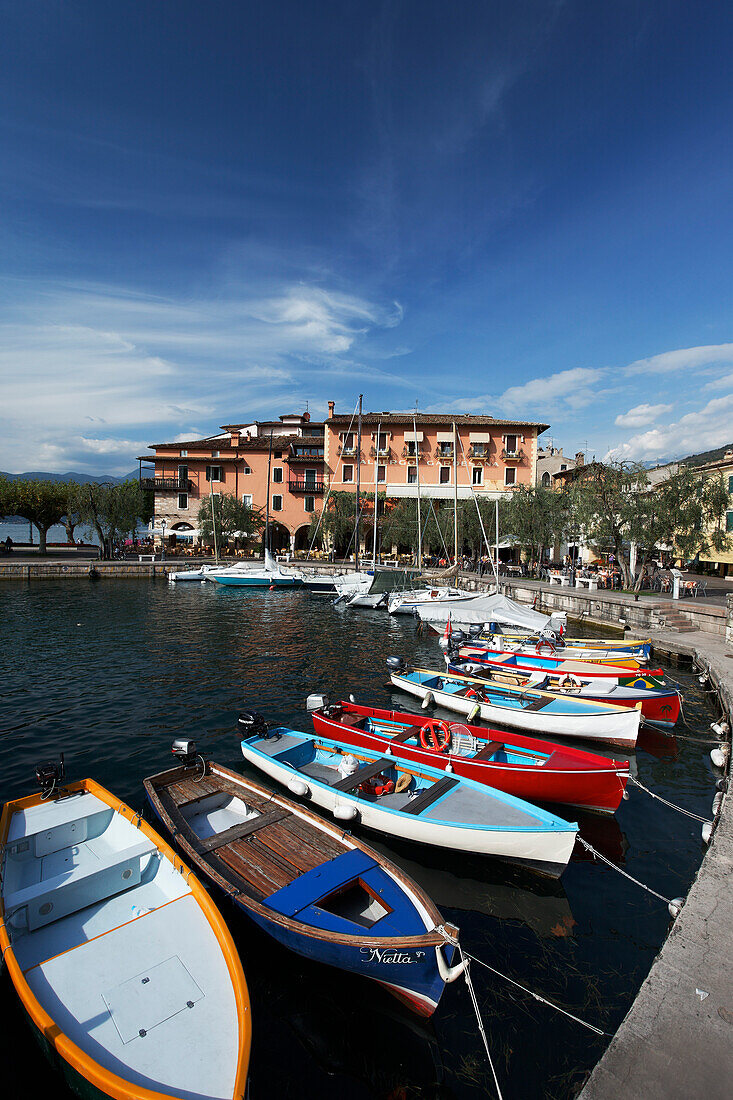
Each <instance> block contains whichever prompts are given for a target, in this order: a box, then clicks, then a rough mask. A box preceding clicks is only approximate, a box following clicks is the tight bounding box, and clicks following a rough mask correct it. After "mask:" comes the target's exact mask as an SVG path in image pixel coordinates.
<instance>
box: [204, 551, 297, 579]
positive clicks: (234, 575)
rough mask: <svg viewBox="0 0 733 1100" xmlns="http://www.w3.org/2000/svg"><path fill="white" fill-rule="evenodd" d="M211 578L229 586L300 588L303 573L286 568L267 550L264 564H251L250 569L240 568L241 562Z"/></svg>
mask: <svg viewBox="0 0 733 1100" xmlns="http://www.w3.org/2000/svg"><path fill="white" fill-rule="evenodd" d="M211 580H213V581H215V582H216V584H221V585H224V586H227V587H228V586H231V587H237V586H238V587H243V588H299V587H300V586H301V585H302V583H303V574H302V573H300V572H299V571H298V570H297V569H284V568H283V567H282V565H280V564H279V562H277V561H276V560H275V558H274V557H273V556H272V554H271V553H270V551H269V550H265V563H264V565H255V566H254V568H252V566H251V564H250V568H248V569H241V568H239V564H238V565H233V566H232V567H231V569H225V570H223V571H222V572H220V573H214V574H212V576H211Z"/></svg>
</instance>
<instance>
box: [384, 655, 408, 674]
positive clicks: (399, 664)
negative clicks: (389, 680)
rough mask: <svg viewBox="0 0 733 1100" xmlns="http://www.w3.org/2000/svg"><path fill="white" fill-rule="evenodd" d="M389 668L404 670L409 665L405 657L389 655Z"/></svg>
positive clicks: (396, 670)
mask: <svg viewBox="0 0 733 1100" xmlns="http://www.w3.org/2000/svg"><path fill="white" fill-rule="evenodd" d="M387 668H388V669H389V671H390V672H404V671H405V669H406V668H407V665H406V664H405V661H404V658H403V657H388V658H387Z"/></svg>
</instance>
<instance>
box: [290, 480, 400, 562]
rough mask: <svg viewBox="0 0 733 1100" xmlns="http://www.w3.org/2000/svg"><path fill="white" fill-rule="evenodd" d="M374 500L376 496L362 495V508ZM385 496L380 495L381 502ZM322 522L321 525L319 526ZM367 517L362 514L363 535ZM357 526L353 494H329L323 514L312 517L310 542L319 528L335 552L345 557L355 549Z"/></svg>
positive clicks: (315, 514) (320, 533)
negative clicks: (367, 502)
mask: <svg viewBox="0 0 733 1100" xmlns="http://www.w3.org/2000/svg"><path fill="white" fill-rule="evenodd" d="M370 499H371V500H373V499H374V494H373V493H372V494H370V493H362V494H361V501H362V508H363V507H364V504H365V502H366V501H368V500H370ZM383 499H384V498H383V496H381V495H380V501H381V500H383ZM319 520H320V525H319ZM364 522H365V517H364V515H363V514H362V518H361V523H362V533H363V530H364V529H363V524H364ZM355 525H356V498H355V497H354V494H353V493H329V494H328V499H327V500H326V501H325V502H324V506H323V509H322V511H321V513H316V512H314V513H313V515H312V516H311V526H310V532H309V541H310V542H312V541H313V537H314V535H315V532H316V528H318V532H319V535H323V536H325V537H326V538H327V539H328V541H329V542H330V544H331V546H332V547H333V550H334V552H335V553H336V554H337V555H338V556H339V557H343V556H344V555H346V553H347V552H348V551H349V547H351V548H352V549H353V538H354V528H355Z"/></svg>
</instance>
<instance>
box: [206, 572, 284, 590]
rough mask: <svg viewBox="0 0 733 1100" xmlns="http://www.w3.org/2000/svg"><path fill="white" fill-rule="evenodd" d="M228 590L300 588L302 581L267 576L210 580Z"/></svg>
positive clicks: (217, 577) (214, 578)
mask: <svg viewBox="0 0 733 1100" xmlns="http://www.w3.org/2000/svg"><path fill="white" fill-rule="evenodd" d="M210 579H211V580H213V581H216V583H217V584H221V585H224V587H226V588H299V587H300V586H301V584H302V581H301V580H300V578H298V577H281V576H274V577H266V576H261V575H260V576H256V575H255V576H249V577H248V576H241V577H236V576H229V577H222V576H218V575H216V576H213V577H211V578H210Z"/></svg>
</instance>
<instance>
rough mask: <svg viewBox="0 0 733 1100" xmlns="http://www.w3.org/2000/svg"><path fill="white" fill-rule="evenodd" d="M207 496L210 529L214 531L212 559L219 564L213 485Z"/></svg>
mask: <svg viewBox="0 0 733 1100" xmlns="http://www.w3.org/2000/svg"><path fill="white" fill-rule="evenodd" d="M209 498H210V500H211V529H212V531H213V532H214V561H215V562H216V564H217V565H218V564H219V547H218V544H217V541H216V513H215V512H214V489H213V486H212V488H211V489H209Z"/></svg>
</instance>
